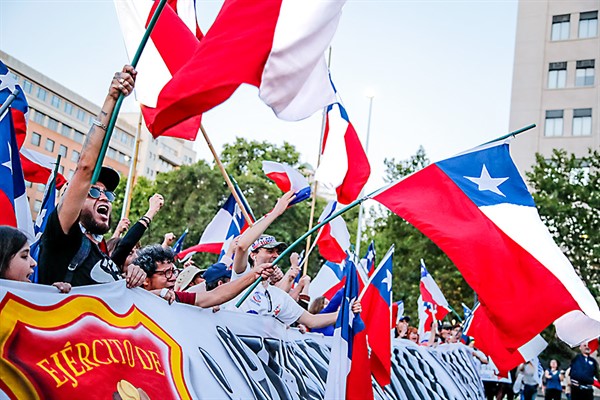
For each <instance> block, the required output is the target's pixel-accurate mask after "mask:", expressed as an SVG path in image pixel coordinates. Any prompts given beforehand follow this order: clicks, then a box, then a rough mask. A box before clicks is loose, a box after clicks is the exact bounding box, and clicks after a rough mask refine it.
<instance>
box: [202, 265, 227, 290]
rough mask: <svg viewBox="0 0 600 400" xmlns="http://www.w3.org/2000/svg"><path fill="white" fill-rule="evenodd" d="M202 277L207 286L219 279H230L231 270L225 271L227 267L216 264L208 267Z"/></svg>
mask: <svg viewBox="0 0 600 400" xmlns="http://www.w3.org/2000/svg"><path fill="white" fill-rule="evenodd" d="M202 277H203V278H204V280H205V281H206V284H207V285H208V284H211V283H214V282H217V281H218V280H219V279H223V278H228V279H231V270H230V269H227V266H226V265H225V264H223V263H216V264H213V265H211V266H210V267H208V269H207V270H206V271H204V274H203V275H202Z"/></svg>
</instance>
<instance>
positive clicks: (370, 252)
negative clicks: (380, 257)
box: [367, 251, 375, 263]
mask: <svg viewBox="0 0 600 400" xmlns="http://www.w3.org/2000/svg"><path fill="white" fill-rule="evenodd" d="M373 257H375V252H373V251H369V254H367V260H369V263H372V262H373Z"/></svg>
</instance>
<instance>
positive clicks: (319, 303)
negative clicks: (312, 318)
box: [308, 296, 327, 314]
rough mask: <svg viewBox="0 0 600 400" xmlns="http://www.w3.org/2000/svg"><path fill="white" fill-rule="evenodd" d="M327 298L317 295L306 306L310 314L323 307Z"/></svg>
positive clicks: (316, 312)
mask: <svg viewBox="0 0 600 400" xmlns="http://www.w3.org/2000/svg"><path fill="white" fill-rule="evenodd" d="M326 299H327V298H326V297H325V296H319V297H317V298H316V299H314V300H313V302H312V303H310V306H309V307H308V312H309V313H311V314H318V313H320V312H321V311H323V309H324V308H325V300H326Z"/></svg>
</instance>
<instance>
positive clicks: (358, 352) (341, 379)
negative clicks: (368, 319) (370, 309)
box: [325, 262, 373, 400]
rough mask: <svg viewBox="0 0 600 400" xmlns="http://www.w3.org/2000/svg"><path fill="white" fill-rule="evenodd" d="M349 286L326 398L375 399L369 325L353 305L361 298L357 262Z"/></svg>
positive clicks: (335, 339)
mask: <svg viewBox="0 0 600 400" xmlns="http://www.w3.org/2000/svg"><path fill="white" fill-rule="evenodd" d="M344 275H345V278H346V285H345V287H344V299H343V300H342V305H341V306H340V311H339V314H338V318H337V321H336V322H335V330H334V333H333V343H332V344H331V356H330V358H329V360H330V362H329V368H328V372H327V382H326V385H325V399H326V400H338V399H356V400H365V399H366V400H368V399H372V398H373V387H372V384H371V372H370V367H369V351H368V349H367V341H366V331H365V324H364V323H363V321H362V319H361V316H360V314H356V315H355V314H354V313H353V312H352V310H351V304H352V302H353V301H354V300H356V299H357V298H358V290H359V289H358V275H357V273H356V266H355V265H354V263H353V262H350V263H347V264H346V267H345V268H344Z"/></svg>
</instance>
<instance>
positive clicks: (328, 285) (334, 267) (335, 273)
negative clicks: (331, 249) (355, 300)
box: [308, 261, 346, 300]
mask: <svg viewBox="0 0 600 400" xmlns="http://www.w3.org/2000/svg"><path fill="white" fill-rule="evenodd" d="M344 263H345V261H344ZM344 263H340V264H336V263H332V262H331V261H325V263H324V264H323V265H322V266H321V269H320V270H319V272H318V273H317V275H316V276H315V278H314V279H313V280H311V282H310V286H309V287H308V295H309V296H310V298H311V299H316V298H317V297H321V296H324V297H326V298H327V300H331V299H332V298H333V296H334V295H335V294H336V293H337V291H338V290H340V289H341V288H343V287H344V284H345V283H346V275H344Z"/></svg>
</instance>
